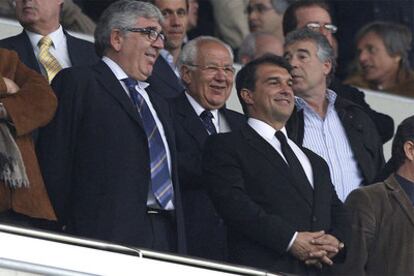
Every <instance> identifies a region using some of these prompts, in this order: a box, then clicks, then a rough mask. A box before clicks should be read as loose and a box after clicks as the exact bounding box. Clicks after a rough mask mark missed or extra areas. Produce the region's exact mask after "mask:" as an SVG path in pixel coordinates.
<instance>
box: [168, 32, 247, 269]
mask: <svg viewBox="0 0 414 276" xmlns="http://www.w3.org/2000/svg"><path fill="white" fill-rule="evenodd" d="M178 64H179V66H180V68H181V76H182V79H183V83H184V85H185V86H186V92H185V93H184V94H182V95H181V96H179V97H177V98H176V99H174V101H173V106H174V108H175V117H174V129H175V131H176V137H177V138H176V142H177V151H178V168H179V178H180V185H181V187H182V192H183V196H182V198H183V207H184V215H185V218H186V221H185V225H186V234H187V246H188V253H189V254H190V255H194V256H198V257H203V258H209V259H215V260H221V261H225V260H226V250H227V246H226V233H225V227H224V225H223V222H222V221H221V220H220V218H219V217H218V216H217V214H216V212H215V210H214V207H213V205H212V203H211V201H210V200H209V198H208V196H207V193H206V191H205V187H203V182H202V178H201V154H202V151H203V148H204V143H205V141H206V140H207V138H208V137H209V135H212V134H215V133H221V132H228V131H230V130H235V129H238V128H239V127H240V126H241V125H242V124H243V123H244V122H245V118H244V116H243V115H242V114H239V113H237V112H234V111H231V110H228V109H227V108H226V107H225V106H224V105H225V103H226V100H227V99H228V97H229V96H230V92H231V88H232V86H233V78H234V68H233V54H232V51H231V48H230V47H229V46H228V45H227V44H225V43H223V42H222V41H220V40H218V39H216V38H213V37H207V36H201V37H198V38H196V39H194V40H191V41H190V42H188V43H187V44H186V45H185V46H184V48H183V50H182V51H181V54H180V58H179V62H178Z"/></svg>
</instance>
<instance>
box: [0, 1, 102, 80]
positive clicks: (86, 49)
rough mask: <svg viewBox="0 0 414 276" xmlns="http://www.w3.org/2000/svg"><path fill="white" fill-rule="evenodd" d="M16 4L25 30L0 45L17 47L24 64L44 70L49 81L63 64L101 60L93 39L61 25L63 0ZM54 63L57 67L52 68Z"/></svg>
mask: <svg viewBox="0 0 414 276" xmlns="http://www.w3.org/2000/svg"><path fill="white" fill-rule="evenodd" d="M15 4H16V18H17V20H18V21H19V22H20V24H21V25H22V26H23V28H24V30H23V31H22V32H21V33H20V34H18V35H16V36H12V37H9V38H6V39H4V40H1V41H0V47H2V48H7V49H10V50H14V51H16V52H17V53H18V54H19V57H20V59H21V60H22V62H23V63H24V64H26V65H27V66H28V67H30V68H32V69H33V70H36V71H37V72H39V73H42V74H43V75H44V76H45V77H46V78H47V79H48V80H49V82H51V81H52V79H53V78H54V76H55V75H56V73H57V72H58V71H59V70H60V69H61V68H67V67H70V66H75V65H76V66H79V65H87V64H93V63H95V62H96V61H97V60H98V58H97V56H96V54H95V49H94V47H93V44H92V43H90V42H88V41H84V40H81V39H78V38H75V37H73V36H71V35H69V34H68V33H67V32H66V31H65V30H64V29H63V28H62V26H61V25H60V23H59V19H60V12H61V9H62V6H63V5H64V0H16V1H15ZM47 41H50V45H49V44H47V43H46V42H47ZM45 53H47V56H48V57H49V61H48V60H47V59H45V58H44V57H45ZM50 60H52V62H51V61H50ZM51 63H53V64H54V65H55V66H56V68H58V69H57V70H54V69H51V68H50V64H51Z"/></svg>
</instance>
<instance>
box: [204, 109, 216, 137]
mask: <svg viewBox="0 0 414 276" xmlns="http://www.w3.org/2000/svg"><path fill="white" fill-rule="evenodd" d="M200 118H201V120H202V121H203V124H204V127H205V128H206V129H207V131H208V133H209V134H216V133H217V130H216V127H215V126H214V124H213V118H214V115H213V114H212V113H211V111H210V110H204V111H203V112H201V114H200Z"/></svg>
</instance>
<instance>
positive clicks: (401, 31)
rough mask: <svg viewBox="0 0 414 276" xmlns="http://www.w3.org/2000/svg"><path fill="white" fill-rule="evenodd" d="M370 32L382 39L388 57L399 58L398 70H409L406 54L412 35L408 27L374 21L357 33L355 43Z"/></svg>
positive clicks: (409, 47) (409, 48)
mask: <svg viewBox="0 0 414 276" xmlns="http://www.w3.org/2000/svg"><path fill="white" fill-rule="evenodd" d="M371 32H372V33H375V34H376V35H378V36H379V37H380V38H381V39H382V41H383V42H384V46H385V49H386V50H387V52H388V54H389V55H390V56H392V57H394V56H398V55H399V56H401V62H400V69H403V70H407V71H408V70H410V68H411V66H410V61H409V58H408V52H409V51H410V50H411V41H412V34H411V32H410V29H409V28H408V27H406V26H404V25H401V24H397V23H393V22H385V21H374V22H371V23H368V24H367V25H365V26H363V27H362V28H361V29H360V30H359V31H358V33H357V34H356V36H355V41H356V42H357V43H358V41H359V40H361V39H362V37H364V36H365V35H366V34H368V33H371Z"/></svg>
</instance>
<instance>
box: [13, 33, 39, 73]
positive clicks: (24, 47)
mask: <svg viewBox="0 0 414 276" xmlns="http://www.w3.org/2000/svg"><path fill="white" fill-rule="evenodd" d="M16 42H17V43H14V44H13V49H14V50H15V51H16V52H17V53H19V57H20V59H21V60H22V61H23V62H24V63H25V64H26V65H27V66H28V67H30V68H32V69H33V70H35V71H37V72H38V73H41V71H40V67H39V63H38V62H37V59H36V56H35V54H34V50H33V47H32V43H31V42H30V39H29V37H28V36H27V34H26V32H25V31H23V32H22V33H21V34H20V35H18V37H17V39H16ZM21 42H23V43H21Z"/></svg>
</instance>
